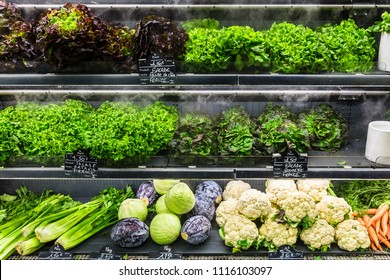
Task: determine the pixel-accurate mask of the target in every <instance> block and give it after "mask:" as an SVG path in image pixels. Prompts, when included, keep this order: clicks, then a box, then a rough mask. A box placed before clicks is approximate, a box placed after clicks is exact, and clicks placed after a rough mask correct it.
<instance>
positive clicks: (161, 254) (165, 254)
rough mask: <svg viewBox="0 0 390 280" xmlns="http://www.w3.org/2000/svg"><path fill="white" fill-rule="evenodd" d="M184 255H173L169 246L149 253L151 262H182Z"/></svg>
mask: <svg viewBox="0 0 390 280" xmlns="http://www.w3.org/2000/svg"><path fill="white" fill-rule="evenodd" d="M182 257H183V255H182V254H178V253H173V252H172V248H171V247H169V246H166V245H165V246H162V247H161V248H160V251H157V252H149V260H181V259H182Z"/></svg>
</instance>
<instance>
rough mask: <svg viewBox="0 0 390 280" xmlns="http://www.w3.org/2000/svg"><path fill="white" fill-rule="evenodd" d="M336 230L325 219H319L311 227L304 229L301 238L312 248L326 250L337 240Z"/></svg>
mask: <svg viewBox="0 0 390 280" xmlns="http://www.w3.org/2000/svg"><path fill="white" fill-rule="evenodd" d="M334 234H335V230H334V228H333V227H332V226H331V225H330V224H328V222H327V221H325V220H323V219H318V220H317V221H316V222H315V223H314V224H313V225H312V226H311V227H308V228H304V229H302V232H301V234H300V238H301V240H302V241H303V243H305V244H306V245H307V247H308V248H309V249H310V250H313V251H314V250H321V251H322V252H326V251H327V250H328V248H329V247H330V245H331V244H332V243H333V242H335V239H334Z"/></svg>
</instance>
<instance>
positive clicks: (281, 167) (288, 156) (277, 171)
mask: <svg viewBox="0 0 390 280" xmlns="http://www.w3.org/2000/svg"><path fill="white" fill-rule="evenodd" d="M272 161H273V170H274V177H275V178H306V177H307V164H308V158H307V155H306V154H299V153H297V152H295V151H291V150H288V151H287V152H285V153H283V154H282V155H281V154H273V155H272Z"/></svg>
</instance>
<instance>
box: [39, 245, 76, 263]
mask: <svg viewBox="0 0 390 280" xmlns="http://www.w3.org/2000/svg"><path fill="white" fill-rule="evenodd" d="M72 256H73V255H72V253H69V252H65V250H64V247H62V246H61V245H59V244H55V245H53V246H51V247H50V249H49V251H42V252H39V254H38V260H71V259H72Z"/></svg>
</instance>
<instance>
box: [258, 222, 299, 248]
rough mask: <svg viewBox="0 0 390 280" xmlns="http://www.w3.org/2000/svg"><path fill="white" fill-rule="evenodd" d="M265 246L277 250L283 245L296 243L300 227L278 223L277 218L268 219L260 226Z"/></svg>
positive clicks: (261, 237)
mask: <svg viewBox="0 0 390 280" xmlns="http://www.w3.org/2000/svg"><path fill="white" fill-rule="evenodd" d="M259 234H260V239H263V246H265V247H267V248H268V249H269V250H275V249H277V248H278V247H280V246H282V245H294V244H295V243H296V242H297V239H298V229H297V228H295V227H292V226H291V225H289V224H288V223H278V222H277V221H275V220H272V219H268V220H266V221H265V222H264V223H263V224H262V225H261V226H260V228H259Z"/></svg>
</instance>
